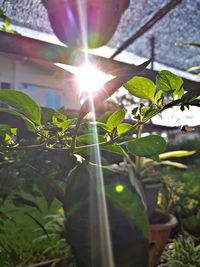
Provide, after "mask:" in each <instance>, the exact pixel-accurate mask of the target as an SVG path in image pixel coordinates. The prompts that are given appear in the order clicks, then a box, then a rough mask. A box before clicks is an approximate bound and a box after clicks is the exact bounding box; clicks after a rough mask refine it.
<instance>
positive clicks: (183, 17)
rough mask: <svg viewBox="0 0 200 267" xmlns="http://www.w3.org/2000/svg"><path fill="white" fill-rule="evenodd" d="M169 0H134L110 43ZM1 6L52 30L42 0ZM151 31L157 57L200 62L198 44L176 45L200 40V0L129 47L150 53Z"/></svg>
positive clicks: (179, 64)
mask: <svg viewBox="0 0 200 267" xmlns="http://www.w3.org/2000/svg"><path fill="white" fill-rule="evenodd" d="M169 2H170V0H140V1H138V0H137V1H136V0H131V4H130V7H129V9H128V10H127V11H126V13H125V14H124V16H123V17H122V20H121V23H120V25H119V27H118V29H117V31H116V33H115V34H114V36H113V38H112V39H111V41H110V42H109V45H110V46H111V47H116V48H117V47H118V46H119V45H121V44H122V43H123V42H124V41H125V40H126V39H127V38H128V37H130V36H131V35H133V34H134V33H135V32H136V31H137V30H138V29H139V28H140V27H141V26H143V25H144V24H145V23H146V22H147V21H148V20H149V19H150V18H151V17H152V16H153V15H154V14H155V13H156V12H157V11H158V10H159V9H160V8H162V7H163V6H165V5H166V4H167V3H169ZM0 7H2V8H3V9H4V10H5V11H6V14H7V15H8V16H10V17H11V20H12V23H14V24H17V25H21V26H23V27H28V28H31V29H34V30H37V31H42V32H47V33H52V34H53V32H52V29H51V27H50V24H49V21H48V17H47V14H46V10H45V9H44V7H43V6H42V4H41V1H40V0H12V1H5V0H0ZM152 35H154V36H155V38H156V41H155V54H156V57H155V59H156V61H158V62H160V63H163V64H165V65H169V66H173V67H175V68H178V69H183V70H184V69H187V68H189V67H191V66H193V65H199V64H200V49H199V48H197V47H189V46H176V45H175V43H176V42H177V41H193V42H200V0H183V1H182V3H181V4H180V5H178V6H177V7H176V8H174V9H173V10H172V11H170V12H169V13H168V14H167V15H166V16H165V17H164V18H163V19H161V20H160V21H159V22H157V23H156V25H155V26H153V27H152V28H151V29H150V30H149V31H148V32H147V33H145V34H144V35H143V36H142V37H140V38H138V40H136V41H135V42H134V43H133V44H132V45H131V46H129V47H128V48H127V50H128V51H129V52H133V53H135V54H137V55H139V56H144V57H150V41H149V39H150V37H151V36H152Z"/></svg>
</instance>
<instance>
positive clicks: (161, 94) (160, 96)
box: [155, 90, 163, 105]
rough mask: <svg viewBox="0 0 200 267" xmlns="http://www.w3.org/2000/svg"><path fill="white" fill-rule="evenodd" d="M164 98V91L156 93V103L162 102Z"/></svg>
mask: <svg viewBox="0 0 200 267" xmlns="http://www.w3.org/2000/svg"><path fill="white" fill-rule="evenodd" d="M162 99H163V91H162V90H159V91H158V92H157V93H156V95H155V103H156V105H160V104H162Z"/></svg>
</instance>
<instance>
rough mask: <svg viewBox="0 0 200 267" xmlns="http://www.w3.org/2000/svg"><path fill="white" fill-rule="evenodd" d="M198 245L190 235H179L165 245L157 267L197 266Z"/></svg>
mask: <svg viewBox="0 0 200 267" xmlns="http://www.w3.org/2000/svg"><path fill="white" fill-rule="evenodd" d="M199 255H200V245H199V244H195V242H194V240H193V239H192V237H191V236H179V237H178V238H177V239H173V240H172V241H171V242H170V243H169V244H168V245H167V247H166V249H165V251H164V253H163V255H162V262H163V263H161V264H160V265H159V267H189V266H190V267H199V266H200V257H199Z"/></svg>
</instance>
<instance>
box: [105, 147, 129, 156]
mask: <svg viewBox="0 0 200 267" xmlns="http://www.w3.org/2000/svg"><path fill="white" fill-rule="evenodd" d="M100 149H101V150H105V151H108V152H113V153H117V154H121V155H124V154H125V151H124V149H123V148H122V147H121V146H119V145H102V146H100Z"/></svg>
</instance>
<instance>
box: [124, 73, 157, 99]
mask: <svg viewBox="0 0 200 267" xmlns="http://www.w3.org/2000/svg"><path fill="white" fill-rule="evenodd" d="M124 87H125V88H126V89H127V90H128V91H129V93H130V94H132V95H133V96H136V97H139V98H143V99H147V100H151V101H154V95H155V92H156V86H155V84H154V83H153V82H152V81H151V80H149V79H147V78H144V77H139V76H135V77H134V78H132V79H131V80H130V81H128V82H127V83H126V84H125V85H124Z"/></svg>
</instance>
